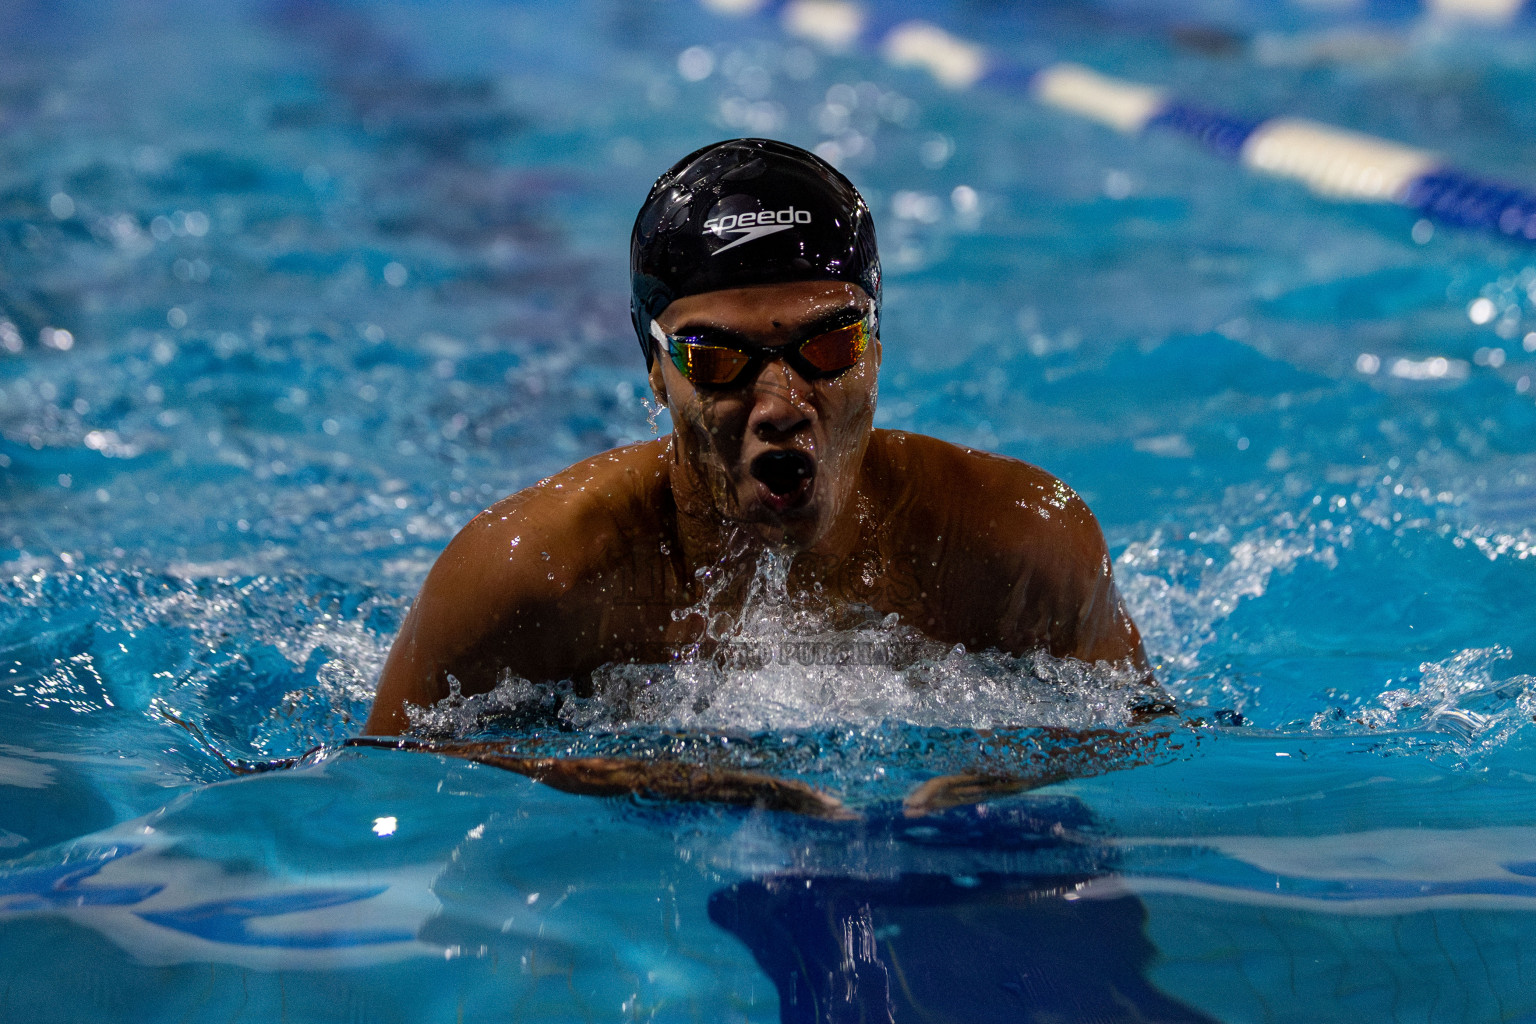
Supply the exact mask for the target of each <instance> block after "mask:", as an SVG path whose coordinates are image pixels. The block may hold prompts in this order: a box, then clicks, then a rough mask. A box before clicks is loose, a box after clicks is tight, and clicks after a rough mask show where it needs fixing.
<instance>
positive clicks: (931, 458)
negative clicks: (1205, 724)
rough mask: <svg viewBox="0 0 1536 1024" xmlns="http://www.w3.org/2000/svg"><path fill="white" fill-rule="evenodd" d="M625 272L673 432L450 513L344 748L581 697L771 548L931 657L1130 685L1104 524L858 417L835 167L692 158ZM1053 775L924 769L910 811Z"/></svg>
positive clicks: (656, 199)
mask: <svg viewBox="0 0 1536 1024" xmlns="http://www.w3.org/2000/svg"><path fill="white" fill-rule="evenodd" d="M630 272H631V283H632V301H631V308H632V320H633V323H634V328H635V332H636V334H637V336H638V338H639V342H640V348H641V351H642V352H643V354H644V356H645V361H646V366H647V368H648V370H649V383H650V388H651V392H652V394H653V395H654V396H655V399H656V401H657V402H659V403H661V405H663V406H665V407H666V408H667V409H668V411H669V412H670V413H671V417H672V423H673V429H672V432H671V434H670V435H669V436H667V437H665V438H661V439H657V440H652V441H646V442H643V443H640V444H636V445H632V446H629V447H625V448H620V449H616V450H614V451H609V452H605V453H603V454H600V455H596V456H593V457H592V458H590V459H587V460H586V461H584V462H580V463H578V464H576V465H575V466H572V467H571V468H570V469H567V470H565V471H564V472H562V473H558V474H556V475H555V476H552V477H550V478H549V479H547V480H544V481H541V482H540V483H538V484H536V485H534V486H533V487H530V488H528V489H526V490H524V491H521V492H519V493H517V494H514V495H512V496H510V497H508V498H504V499H502V500H501V501H500V502H498V503H496V504H495V505H493V506H492V507H491V508H489V509H487V510H486V511H485V512H483V513H481V514H480V515H479V516H478V517H476V518H475V519H474V520H473V521H471V522H470V523H469V525H467V526H465V527H464V529H463V530H462V531H461V532H460V533H459V534H458V536H456V537H455V538H454V539H453V541H452V542H451V543H450V544H449V545H448V548H447V549H446V550H445V551H444V552H443V554H442V556H441V557H440V558H439V559H438V560H437V563H436V564H435V565H434V566H433V568H432V570H431V572H430V573H429V574H428V576H427V580H426V583H425V584H424V585H423V587H422V589H421V593H420V595H419V596H418V597H417V599H416V602H415V604H414V605H413V606H412V607H411V610H410V613H409V615H408V616H407V617H406V620H405V622H404V624H403V626H402V627H401V630H400V634H399V636H398V638H397V639H396V641H395V644H394V647H393V649H392V650H391V651H390V654H389V659H388V662H387V664H386V665H385V667H384V672H383V675H382V677H381V678H380V681H379V687H378V693H377V696H376V698H375V701H374V705H373V710H372V712H371V714H370V715H369V718H368V722H367V725H366V728H365V731H366V732H367V733H368V734H369V735H371V736H396V735H399V734H401V733H403V732H405V731H407V730H408V729H409V727H410V719H409V718H408V716H407V713H406V708H407V706H408V705H417V706H426V705H431V704H434V703H436V702H437V701H440V700H442V699H443V698H445V697H447V696H448V695H449V694H450V692H453V691H454V690H455V688H456V689H457V691H458V692H460V693H462V694H464V695H470V694H476V693H484V692H487V691H489V690H491V689H493V688H494V687H495V686H496V685H497V683H498V681H499V680H501V679H503V678H506V677H508V676H509V675H511V676H519V677H522V678H526V679H530V680H535V681H541V680H542V681H556V680H571V681H572V682H573V684H574V685H575V686H576V687H577V690H578V692H581V687H582V686H583V685H589V683H590V673H591V672H592V671H593V670H594V669H596V668H598V667H599V666H601V665H605V664H609V663H614V662H638V663H648V664H649V663H661V662H666V661H669V660H672V658H673V657H674V656H675V653H676V652H678V651H680V650H683V649H686V648H688V647H689V646H690V645H691V644H694V643H695V642H697V640H698V639H699V633H700V623H699V621H698V617H697V616H688V615H681V616H674V614H673V613H674V612H675V611H681V610H683V609H688V608H690V607H693V606H695V605H697V604H698V602H699V601H700V599H701V597H702V596H703V590H702V586H703V584H702V583H701V582H700V575H699V574H700V571H701V570H705V571H711V570H714V569H716V568H717V567H720V566H722V565H731V564H735V565H739V566H744V567H745V568H746V570H748V571H747V572H744V573H742V574H740V575H741V577H742V581H743V583H744V582H745V580H746V579H747V578H748V577H749V576H750V569H751V567H753V566H754V565H755V564H756V562H757V554H758V553H759V552H761V551H762V550H764V549H769V548H771V549H774V550H776V551H778V552H780V553H781V554H783V555H785V556H788V558H789V575H788V586H789V591H790V592H791V593H795V594H812V593H814V594H816V595H817V600H818V601H819V602H820V603H821V604H822V605H823V606H824V609H825V611H826V612H827V613H828V614H829V616H831V617H832V619H833V621H837V616H838V615H839V614H840V613H844V612H846V613H849V614H851V613H853V612H855V611H858V610H863V611H865V612H869V611H872V612H873V613H874V614H876V615H879V616H886V615H889V614H891V613H894V614H896V615H897V616H898V617H899V619H900V621H901V622H903V623H905V624H907V625H909V626H910V627H912V628H913V629H915V630H917V631H918V632H920V633H922V634H924V635H926V636H927V637H929V638H931V639H933V640H937V641H941V642H943V643H946V644H964V645H965V646H966V647H967V648H969V649H972V650H982V649H989V648H993V649H998V650H1002V651H1007V652H1011V653H1014V654H1022V653H1024V652H1026V651H1031V650H1038V649H1043V650H1045V651H1048V652H1049V653H1050V654H1052V655H1054V656H1055V657H1058V658H1076V659H1079V660H1081V661H1084V662H1107V663H1112V664H1114V665H1118V666H1122V667H1125V668H1128V669H1130V670H1132V671H1134V672H1136V673H1139V674H1141V675H1142V676H1143V678H1145V679H1146V680H1147V681H1148V682H1150V679H1151V673H1150V671H1149V669H1148V666H1147V661H1146V656H1145V654H1144V653H1143V651H1142V644H1141V638H1140V636H1139V634H1138V633H1137V630H1136V626H1135V624H1134V623H1133V622H1132V621H1131V619H1130V616H1129V615H1128V614H1127V613H1126V610H1125V608H1124V606H1123V605H1122V603H1121V600H1120V597H1119V594H1118V593H1117V591H1116V589H1115V583H1114V578H1113V575H1112V573H1111V569H1110V559H1109V553H1108V551H1107V549H1106V547H1105V542H1104V537H1103V535H1102V533H1101V532H1100V530H1099V526H1098V524H1097V522H1096V521H1095V520H1094V517H1093V514H1092V513H1091V512H1090V511H1089V510H1088V507H1087V505H1085V504H1084V503H1083V501H1082V499H1080V498H1079V497H1078V496H1077V495H1076V494H1075V493H1073V491H1072V490H1071V488H1069V487H1067V486H1066V485H1065V484H1064V483H1062V482H1061V481H1060V480H1058V479H1056V478H1055V477H1053V476H1052V475H1051V474H1049V473H1047V472H1046V471H1045V470H1042V469H1039V468H1036V467H1035V466H1032V465H1029V464H1027V463H1024V462H1020V461H1018V460H1017V459H1011V458H1005V457H1003V456H1000V455H993V454H989V453H986V452H981V451H975V450H973V449H970V448H964V447H959V446H956V445H953V444H948V443H946V442H943V441H939V440H936V439H934V438H931V437H926V436H923V435H921V434H913V433H907V432H904V431H899V430H876V429H874V427H873V421H874V413H875V401H876V391H877V388H876V380H877V376H878V372H879V369H880V356H881V346H880V261H879V255H878V253H877V251H876V247H875V230H874V223H873V220H872V218H871V215H870V211H869V208H868V207H867V206H866V205H865V203H864V200H863V198H862V197H861V196H860V195H859V193H858V192H857V191H856V190H855V189H854V187H853V185H852V184H850V183H849V181H848V180H847V179H846V178H844V177H843V176H842V175H841V174H840V173H838V172H837V171H836V170H834V169H833V168H832V167H831V166H829V165H828V164H827V163H825V162H824V161H822V160H821V159H819V158H818V157H816V156H815V155H813V154H811V153H808V152H806V151H805V150H802V149H799V148H797V147H794V146H790V145H787V144H785V143H781V142H774V141H770V140H765V139H737V140H732V141H727V142H721V143H717V144H715V145H712V146H707V147H705V148H704V149H701V150H699V151H697V152H695V153H692V154H690V155H689V156H687V157H684V158H683V159H682V160H681V161H679V162H678V163H677V164H676V165H675V166H674V167H673V168H672V169H671V170H669V171H667V172H666V173H665V174H663V175H662V176H661V178H660V179H659V180H658V181H657V182H656V184H655V186H654V187H653V188H652V189H651V192H650V195H649V196H648V197H647V199H646V201H645V204H644V205H643V206H642V207H641V209H640V213H639V216H638V217H637V218H636V220H635V226H634V231H633V234H632V236H631V244H630ZM716 575H718V573H717V574H716ZM743 590H744V588H743ZM744 599H745V597H744V593H743V594H742V595H741V596H740V597H739V598H737V600H738V608H739V601H740V600H744ZM721 600H725V601H726V602H727V607H728V605H729V601H730V600H731V598H730V597H729V596H727V597H725V598H723V599H722V598H720V597H719V596H718V595H716V604H715V605H714V606H713V607H714V608H716V609H717V610H725V609H724V608H722V606H721V605H720V603H719V602H720V601H721ZM1152 710H1153V711H1154V712H1155V711H1157V710H1167V709H1166V708H1162V707H1161V706H1158V707H1154V708H1153V709H1152ZM1107 736H1108V734H1106V742H1109V744H1110V745H1111V746H1113V745H1114V744H1115V742H1116V741H1114V740H1111V739H1108V738H1107ZM365 742H368V741H365ZM454 752H456V753H458V754H459V755H460V756H468V757H473V758H474V759H476V760H483V761H487V762H489V763H494V764H500V765H501V766H502V767H506V768H510V769H512V770H514V771H521V772H523V773H524V774H528V775H531V776H533V777H535V778H538V779H540V780H541V781H544V782H547V783H549V784H551V785H554V786H556V787H558V788H562V789H567V790H571V791H575V792H584V793H625V792H642V793H650V794H654V795H660V796H669V797H693V798H703V799H723V800H728V801H731V802H738V803H758V804H761V805H764V806H771V807H783V808H787V809H794V810H801V811H808V812H810V813H823V814H830V815H833V816H836V815H838V814H839V813H841V811H840V808H841V805H840V804H839V803H838V802H837V801H836V799H835V798H834V797H831V796H829V795H827V794H823V793H819V792H817V791H814V790H811V789H809V787H804V786H800V785H799V784H797V783H793V782H786V781H784V780H776V779H771V778H768V777H765V776H756V775H753V774H752V773H745V772H725V773H722V772H711V771H707V770H705V769H699V768H691V767H682V766H679V765H676V764H656V763H642V762H633V761H623V760H616V759H612V758H575V759H566V760H556V759H549V758H531V759H529V758H518V757H514V756H509V755H507V754H506V753H505V752H504V751H503V752H499V753H498V752H497V751H494V750H491V749H488V748H487V749H478V748H477V749H474V750H470V749H467V748H466V749H460V750H457V751H454ZM1053 780H1054V779H1053V778H1052V779H1037V780H1035V781H1034V782H1033V783H1031V782H1030V781H1029V780H1023V779H997V778H993V777H981V776H976V777H972V776H966V777H946V778H945V779H941V780H935V781H933V782H930V783H928V784H926V785H925V786H924V787H923V789H922V790H921V791H920V792H918V793H916V794H914V796H913V798H911V799H909V810H913V811H921V810H925V809H933V808H936V807H940V806H946V805H948V804H949V803H955V802H969V801H972V800H976V799H982V798H984V797H985V796H986V795H988V794H992V793H998V792H1007V791H1010V789H1012V790H1016V789H1022V788H1027V787H1028V786H1029V785H1031V784H1039V783H1040V782H1042V781H1053Z"/></svg>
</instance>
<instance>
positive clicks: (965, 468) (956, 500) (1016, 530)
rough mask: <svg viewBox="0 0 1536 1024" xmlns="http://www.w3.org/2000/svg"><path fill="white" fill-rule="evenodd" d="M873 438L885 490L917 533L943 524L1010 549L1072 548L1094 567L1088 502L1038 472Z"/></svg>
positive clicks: (939, 446)
mask: <svg viewBox="0 0 1536 1024" xmlns="http://www.w3.org/2000/svg"><path fill="white" fill-rule="evenodd" d="M875 438H876V440H877V441H878V442H879V444H880V448H881V453H880V454H881V461H882V462H883V464H884V465H883V467H882V470H883V472H882V475H883V476H886V477H887V479H888V484H887V486H889V487H891V488H893V489H894V490H896V491H897V492H898V493H899V494H900V498H899V499H898V501H899V502H900V504H901V505H902V506H903V507H904V508H905V510H906V513H907V515H908V516H909V517H911V518H912V519H913V520H915V522H914V525H916V526H918V527H919V528H926V527H927V526H928V525H931V524H935V523H937V522H947V523H951V524H954V525H956V526H960V527H963V528H965V529H966V532H967V533H969V534H970V535H972V536H976V537H988V536H995V537H997V538H998V539H999V540H1005V541H1006V542H1007V543H1008V544H1009V545H1011V546H1017V545H1019V544H1020V543H1026V542H1028V541H1030V540H1040V541H1045V542H1048V543H1050V544H1051V545H1052V546H1055V545H1059V544H1061V543H1063V542H1064V541H1067V542H1072V541H1075V542H1077V543H1076V544H1074V546H1082V547H1085V548H1086V549H1088V550H1087V551H1086V552H1085V553H1087V554H1089V555H1091V556H1092V557H1093V560H1094V561H1097V560H1098V558H1099V557H1100V556H1101V552H1102V550H1103V544H1104V541H1103V534H1102V532H1101V531H1100V529H1099V524H1098V520H1096V519H1095V518H1094V515H1093V512H1092V511H1091V510H1090V509H1089V508H1088V505H1087V503H1086V502H1084V501H1083V499H1082V498H1081V497H1079V496H1078V494H1077V492H1076V491H1074V490H1073V489H1072V488H1071V487H1069V486H1068V485H1067V484H1066V483H1065V482H1063V481H1062V480H1060V479H1058V478H1057V477H1056V476H1054V475H1052V474H1051V473H1049V472H1047V471H1046V470H1044V469H1041V468H1040V467H1039V466H1035V465H1032V464H1030V463H1028V462H1024V461H1023V460H1021V459H1015V458H1010V457H1009V456H1006V455H998V454H995V453H993V452H986V451H981V450H978V449H975V448H967V447H964V446H962V445H956V444H951V443H949V442H948V441H941V440H939V439H938V438H935V437H928V436H926V435H924V434H912V433H906V432H904V431H896V430H882V431H876V435H875ZM871 447H874V445H871Z"/></svg>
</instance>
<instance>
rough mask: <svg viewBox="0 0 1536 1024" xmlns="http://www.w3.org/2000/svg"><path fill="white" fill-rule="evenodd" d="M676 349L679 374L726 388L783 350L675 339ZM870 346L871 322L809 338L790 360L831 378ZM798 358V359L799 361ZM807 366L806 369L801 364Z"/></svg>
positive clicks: (674, 349) (705, 383)
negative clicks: (749, 349) (763, 359)
mask: <svg viewBox="0 0 1536 1024" xmlns="http://www.w3.org/2000/svg"><path fill="white" fill-rule="evenodd" d="M668 344H669V346H670V348H671V350H672V365H674V366H676V367H677V369H678V372H679V373H681V374H682V375H683V376H685V377H687V378H688V379H689V380H690V381H692V382H693V383H695V384H703V385H705V386H714V387H723V386H725V385H728V384H732V383H734V382H735V381H736V379H737V378H738V377H740V376H741V375H742V373H743V372H745V371H746V369H747V368H748V367H749V366H750V365H751V364H752V363H753V362H755V361H756V360H757V359H759V358H761V357H762V356H763V355H770V356H771V357H773V358H778V357H779V356H778V353H779V352H781V351H782V350H780V349H775V350H771V351H770V352H768V353H760V354H759V353H748V352H743V351H741V350H740V349H734V348H727V347H726V346H723V345H705V344H701V343H699V342H695V341H682V340H679V339H674V340H671V341H669V342H668ZM868 347H869V321H868V320H867V319H865V320H860V321H859V322H858V323H855V324H849V325H848V326H847V327H839V328H838V329H837V330H834V331H827V332H826V333H825V334H818V335H816V336H815V337H814V338H807V339H806V340H805V341H803V342H801V343H800V346H799V348H797V349H795V350H794V354H793V355H791V356H789V357H788V358H789V359H790V360H791V361H792V362H796V365H797V367H798V368H799V369H801V370H804V369H805V367H807V366H808V367H810V369H811V370H814V371H815V374H814V376H817V377H828V376H833V375H835V374H839V373H842V372H843V371H844V370H847V369H848V368H849V367H851V366H853V365H854V364H855V363H857V362H858V361H859V357H861V356H862V355H864V350H865V349H866V348H868ZM796 357H798V360H797V359H796ZM802 362H803V363H804V366H801V365H799V364H800V363H802Z"/></svg>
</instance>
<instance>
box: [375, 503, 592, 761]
mask: <svg viewBox="0 0 1536 1024" xmlns="http://www.w3.org/2000/svg"><path fill="white" fill-rule="evenodd" d="M504 506H506V507H504ZM509 526H510V527H511V528H510V529H509V528H508V527H509ZM541 532H542V531H540V530H539V524H538V523H536V522H529V521H528V517H527V516H526V515H525V512H524V510H522V509H519V508H518V507H517V503H516V501H515V499H513V500H512V501H510V502H508V503H503V505H502V506H497V507H495V508H492V509H491V510H489V511H487V512H484V513H482V514H481V515H480V516H478V517H476V519H474V520H473V521H471V522H470V523H469V525H467V526H466V527H464V529H463V530H461V531H460V532H459V534H458V536H456V537H455V538H454V539H453V541H452V542H451V543H450V544H449V545H448V547H447V548H446V549H445V550H444V551H443V553H442V555H441V556H439V558H438V560H437V562H436V563H435V564H434V565H433V566H432V570H431V572H430V573H428V574H427V579H426V582H425V583H423V584H422V588H421V592H420V593H419V594H418V595H417V597H416V601H415V602H414V603H413V604H412V606H411V610H410V612H409V614H407V615H406V618H405V622H404V623H402V625H401V627H400V632H399V634H398V635H397V636H396V638H395V643H394V646H393V647H392V648H391V649H390V652H389V658H388V660H387V661H386V662H385V665H384V671H383V673H382V674H381V676H380V677H379V687H378V692H377V694H376V695H375V697H374V704H373V710H372V712H371V713H370V714H369V716H368V722H367V724H366V725H365V727H364V731H365V732H367V733H370V734H373V735H385V734H389V735H393V734H398V733H400V732H402V731H404V730H405V729H406V728H408V727H409V724H410V723H409V720H408V719H407V717H406V714H405V705H406V704H408V703H409V704H415V705H422V706H425V705H430V704H433V703H436V702H437V701H439V700H442V699H443V698H444V697H446V696H448V693H449V689H450V685H451V681H457V682H458V684H459V685H460V687H461V690H462V692H463V693H465V694H472V693H483V692H485V691H488V690H490V689H492V688H494V687H495V685H496V683H497V681H498V677H499V675H500V674H501V673H502V672H503V671H512V672H515V673H517V674H519V675H529V676H536V675H539V674H540V669H541V668H542V667H543V666H542V665H541V661H542V660H544V659H543V658H541V653H542V651H541V647H540V645H539V644H536V643H525V642H520V641H523V640H526V639H527V638H528V637H529V636H530V635H534V634H537V633H539V632H541V629H540V627H549V626H551V625H553V621H552V616H553V614H554V610H555V604H554V600H553V598H554V597H555V596H556V595H557V591H558V587H559V582H558V581H557V582H551V581H549V580H546V579H545V578H544V576H545V574H544V573H541V572H540V571H539V569H540V568H541V567H543V566H545V565H546V564H548V563H546V562H545V561H544V559H543V558H542V557H541V555H542V553H543V552H546V551H549V550H550V548H551V547H555V546H556V545H555V544H554V542H553V539H552V538H550V537H546V536H540V535H539V534H540V533H541ZM535 561H537V563H538V565H537V566H536V565H535V564H534V562H535ZM551 561H552V558H551ZM562 564H563V560H562ZM544 631H545V632H547V629H545V630H544ZM450 677H451V680H450Z"/></svg>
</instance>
